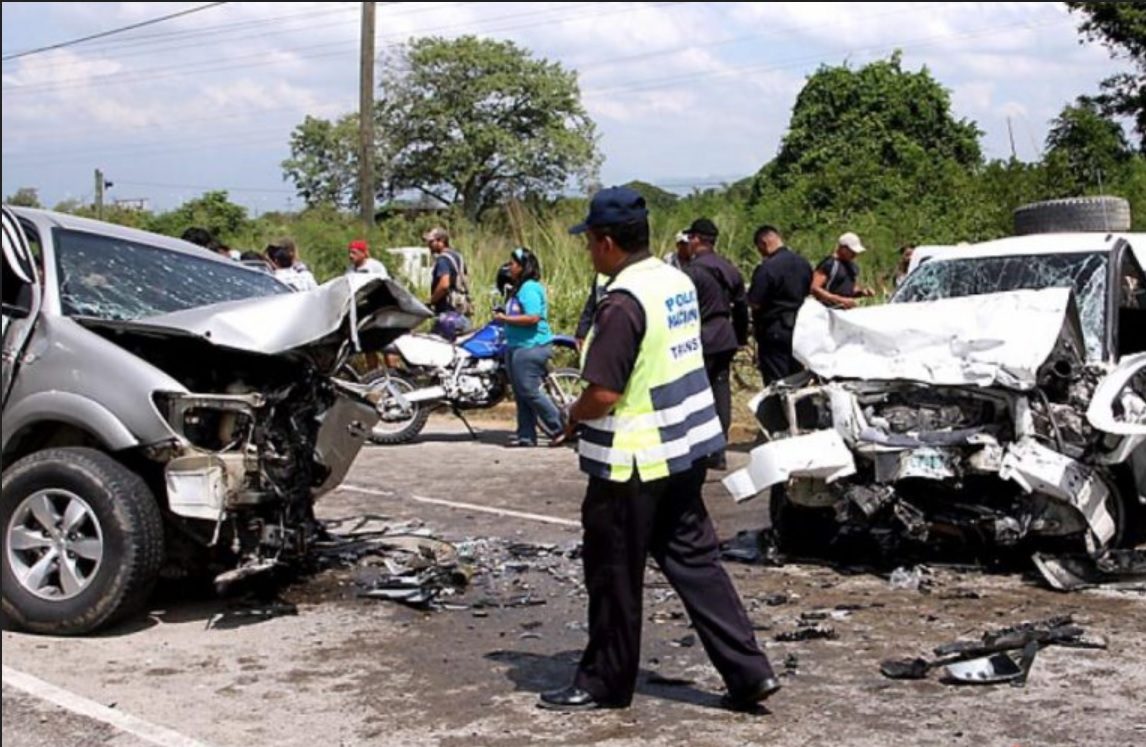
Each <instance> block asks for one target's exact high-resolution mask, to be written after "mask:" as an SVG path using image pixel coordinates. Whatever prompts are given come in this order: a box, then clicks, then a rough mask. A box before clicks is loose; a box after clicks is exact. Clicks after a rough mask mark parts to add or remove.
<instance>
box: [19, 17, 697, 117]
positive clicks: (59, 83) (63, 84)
mask: <svg viewBox="0 0 1146 747" xmlns="http://www.w3.org/2000/svg"><path fill="white" fill-rule="evenodd" d="M585 4H587V3H577V5H585ZM680 5H681V4H680V3H671V2H661V3H651V4H649V5H645V6H639V7H633V6H626V7H621V8H608V9H606V10H601V11H598V12H596V13H590V14H585V13H580V14H577V13H573V14H569V10H570V8H568V7H565V8H543V9H541V10H535V11H530V12H524V13H510V14H505V15H501V16H496V17H494V18H492V19H490V18H487V19H482V20H483V21H491V20H492V21H504V20H512V19H516V18H527V17H536V16H546V17H545V18H543V19H542V20H538V21H533V22H530V23H525V24H515V25H508V26H494V27H490V28H480V29H476V31H478V32H480V33H484V34H492V33H504V32H506V31H517V30H521V29H526V28H533V27H536V26H546V25H549V24H552V23H555V22H560V21H565V20H569V19H571V18H598V17H602V16H607V15H615V14H618V13H628V12H632V11H634V10H643V9H646V8H650V7H661V6H668V7H670V8H675V7H679V6H680ZM573 10H576V8H574V9H573ZM555 13H561V14H564V15H556V16H554V14H555ZM551 16H552V17H551ZM329 25H337V24H329ZM455 29H463V30H471V27H470V25H469V24H468V23H454V24H449V25H446V26H438V27H434V28H430V29H425V30H422V31H419V32H418V33H421V34H425V33H441V32H443V31H450V30H455ZM407 36H408V34H406V33H401V34H390V35H388V36H383V37H382V39H381V41H383V42H384V45H383V46H387V47H394V46H397V45H399V44H401V43H402V42H403V41H404V40H405V38H406V37H407ZM332 47H336V48H338V50H339V51H337V52H325V53H315V54H298V53H299V52H304V51H311V50H320V49H328V48H332ZM284 52H290V53H294V54H295V55H296V57H297V58H298V59H304V60H305V59H316V58H320V57H333V56H338V55H340V54H351V53H353V54H357V53H356V52H354V51H353V50H350V51H347V50H346V42H345V41H334V42H327V43H323V44H315V45H310V46H306V47H294V48H284V49H279V50H275V51H274V52H269V53H268V52H256V53H253V54H250V55H244V56H239V57H233V58H231V59H230V60H226V61H219V60H211V61H208V62H203V63H190V64H189V63H183V64H179V65H171V66H168V67H164V68H151V69H149V70H148V71H147V72H139V73H126V74H125V73H121V72H117V73H110V74H106V75H97V76H91V77H73V78H62V79H58V80H55V81H50V82H46V83H39V84H10V85H7V86H4V87H3V91H4V93H5V94H6V95H9V96H11V95H28V94H39V93H48V92H53V91H63V90H72V89H76V88H83V89H90V88H93V87H97V86H109V85H127V84H131V83H139V82H143V81H148V80H161V79H167V78H173V77H183V76H187V75H197V74H201V73H209V72H219V71H225V70H232V69H237V68H239V67H243V68H252V67H260V66H264V65H268V64H278V63H279V62H281V59H282V58H281V55H282V53H284ZM241 60H250V62H245V63H244V64H243V65H241V66H240V65H235V64H234V63H235V62H236V61H241Z"/></svg>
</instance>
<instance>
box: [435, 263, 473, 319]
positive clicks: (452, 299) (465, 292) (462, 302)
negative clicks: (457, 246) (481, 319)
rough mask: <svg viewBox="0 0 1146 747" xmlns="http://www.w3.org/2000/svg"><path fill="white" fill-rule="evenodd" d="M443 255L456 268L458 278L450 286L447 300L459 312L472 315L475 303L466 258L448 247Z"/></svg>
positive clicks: (455, 272)
mask: <svg viewBox="0 0 1146 747" xmlns="http://www.w3.org/2000/svg"><path fill="white" fill-rule="evenodd" d="M442 256H443V257H445V258H446V261H447V262H449V263H450V266H452V267H453V268H454V277H455V278H457V279H456V280H455V281H454V283H453V284H452V285H451V286H450V292H449V294H448V295H447V296H446V300H447V301H448V302H449V304H450V306H453V307H454V309H456V310H457V311H458V313H459V314H462V315H463V316H468V317H472V316H473V315H474V304H473V300H472V299H471V298H470V280H469V276H468V275H467V274H466V265H465V260H463V259H462V256H461V255H460V254H458V253H457V252H455V251H454V250H453V249H447V250H446V251H445V252H443V253H442Z"/></svg>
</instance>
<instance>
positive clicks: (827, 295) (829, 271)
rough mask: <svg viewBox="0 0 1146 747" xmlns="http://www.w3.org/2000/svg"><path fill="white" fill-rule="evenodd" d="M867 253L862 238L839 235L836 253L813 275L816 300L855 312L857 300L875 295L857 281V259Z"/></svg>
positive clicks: (830, 306)
mask: <svg viewBox="0 0 1146 747" xmlns="http://www.w3.org/2000/svg"><path fill="white" fill-rule="evenodd" d="M864 251H865V250H864V245H863V243H862V242H860V238H859V236H856V235H855V234H854V233H852V232H850V231H849V232H848V233H845V234H844V235H842V236H840V238H839V240H838V241H837V242H836V250H835V251H834V252H832V255H831V256H830V257H827V258H825V259H824V261H823V262H821V263H820V264H819V265H817V266H816V272H815V274H814V275H812V295H813V296H815V298H816V300H817V301H819V302H820V303H822V304H823V305H824V306H827V307H828V308H831V309H854V308H855V306H856V299H857V298H862V297H867V296H871V295H872V292H871V291H870V290H867V289H866V288H861V287H860V285H859V282H858V281H859V265H857V264H856V257H858V256H859V255H861V254H863V253H864Z"/></svg>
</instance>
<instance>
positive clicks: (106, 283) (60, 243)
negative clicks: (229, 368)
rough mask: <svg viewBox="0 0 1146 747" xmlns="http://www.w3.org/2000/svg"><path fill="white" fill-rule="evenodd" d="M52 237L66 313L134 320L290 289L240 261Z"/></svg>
mask: <svg viewBox="0 0 1146 747" xmlns="http://www.w3.org/2000/svg"><path fill="white" fill-rule="evenodd" d="M53 238H54V240H55V249H56V251H55V255H56V265H57V273H58V275H59V282H60V305H61V307H62V309H63V312H64V314H66V315H68V316H84V317H95V318H97V319H114V320H133V319H141V318H144V317H148V316H158V315H160V314H167V313H170V312H173V311H182V310H184V309H190V308H194V307H196V306H206V305H207V304H213V303H221V302H223V301H237V300H239V299H243V298H253V297H257V296H270V295H276V294H279V293H289V292H290V289H289V288H287V287H286V286H284V285H283V284H282V283H280V282H278V281H277V280H275V279H274V278H272V277H271V276H269V275H267V274H266V273H262V272H258V271H257V270H251V269H247V268H245V267H243V266H242V265H240V264H238V263H234V264H231V263H228V262H222V261H218V260H214V259H209V258H205V257H196V256H194V255H192V254H184V253H182V252H177V251H172V250H169V249H161V248H159V247H156V246H151V245H148V244H141V243H137V242H134V241H128V240H125V239H120V238H112V237H108V236H100V235H97V234H91V233H82V232H79V231H65V230H57V231H55V233H54V234H53Z"/></svg>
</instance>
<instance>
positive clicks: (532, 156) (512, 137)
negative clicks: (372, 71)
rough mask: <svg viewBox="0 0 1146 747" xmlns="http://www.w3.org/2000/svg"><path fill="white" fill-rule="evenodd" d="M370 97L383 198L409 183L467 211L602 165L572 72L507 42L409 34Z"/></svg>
mask: <svg viewBox="0 0 1146 747" xmlns="http://www.w3.org/2000/svg"><path fill="white" fill-rule="evenodd" d="M381 78H382V80H383V81H384V82H383V84H382V85H381V86H380V92H381V99H380V100H379V101H378V102H377V124H378V126H379V131H378V139H377V142H378V144H379V149H380V155H381V158H380V159H379V163H382V164H387V168H388V170H389V173H386V174H383V175H382V189H381V192H382V193H383V195H384V196H386V197H393V196H394V195H396V194H399V193H402V192H405V191H409V190H413V191H417V192H419V193H422V194H425V195H429V196H431V197H433V198H435V199H437V200H439V201H440V202H442V203H443V204H446V205H457V206H459V207H460V208H461V209H462V211H463V212H464V214H465V215H466V216H467V217H468V218H471V219H477V218H479V217H480V216H481V215H482V214H483V213H485V212H486V211H487V210H489V209H490V208H491V207H493V206H494V205H497V204H499V203H500V202H502V201H504V200H506V199H508V198H512V197H528V196H530V195H536V194H545V193H551V192H554V191H559V190H560V189H561V188H562V187H564V186H566V185H567V184H568V183H569V181H570V179H571V178H572V177H576V178H579V179H581V180H582V182H584V181H585V180H587V179H591V178H593V177H594V176H595V174H596V170H597V166H598V164H599V156H598V154H597V149H596V128H595V126H594V124H593V122H592V121H591V120H590V119H589V116H588V114H586V112H585V109H584V107H583V106H582V105H581V94H580V89H579V87H578V85H577V76H576V73H574V72H571V71H567V70H565V69H563V68H562V67H561V65H560V64H558V63H555V62H549V61H547V60H544V59H533V58H532V57H531V56H530V54H529V52H528V51H526V50H524V49H522V48H521V47H518V46H517V45H515V44H513V43H512V42H507V41H496V40H493V39H479V38H477V37H474V36H463V37H460V38H458V39H453V40H448V39H442V38H437V37H430V38H422V39H414V40H411V41H410V42H409V43H408V44H407V45H405V46H404V47H403V48H402V49H401V51H400V52H399V53H398V54H397V55H395V56H392V57H391V58H389V59H388V60H386V61H385V63H384V64H383V72H382V76H381Z"/></svg>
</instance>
